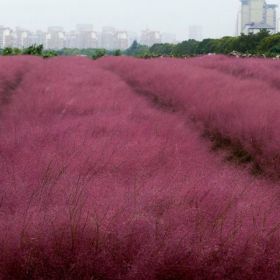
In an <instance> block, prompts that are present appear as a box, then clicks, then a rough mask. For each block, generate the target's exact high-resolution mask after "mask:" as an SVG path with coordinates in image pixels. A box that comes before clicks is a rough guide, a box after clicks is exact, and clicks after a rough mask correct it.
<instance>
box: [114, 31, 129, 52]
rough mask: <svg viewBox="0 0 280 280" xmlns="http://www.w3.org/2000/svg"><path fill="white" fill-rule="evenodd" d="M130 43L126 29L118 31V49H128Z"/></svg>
mask: <svg viewBox="0 0 280 280" xmlns="http://www.w3.org/2000/svg"><path fill="white" fill-rule="evenodd" d="M128 47H129V45H128V34H127V32H126V31H117V32H116V49H120V50H126V49H127V48H128Z"/></svg>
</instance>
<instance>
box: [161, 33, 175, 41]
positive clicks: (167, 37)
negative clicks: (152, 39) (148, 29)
mask: <svg viewBox="0 0 280 280" xmlns="http://www.w3.org/2000/svg"><path fill="white" fill-rule="evenodd" d="M161 42H162V43H168V44H175V43H176V34H173V33H162V34H161Z"/></svg>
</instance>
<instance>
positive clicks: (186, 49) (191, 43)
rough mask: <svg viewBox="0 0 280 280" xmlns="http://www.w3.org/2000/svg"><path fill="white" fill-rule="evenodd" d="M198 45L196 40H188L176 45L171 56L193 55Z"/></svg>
mask: <svg viewBox="0 0 280 280" xmlns="http://www.w3.org/2000/svg"><path fill="white" fill-rule="evenodd" d="M198 45H199V42H198V41H196V40H192V39H191V40H188V41H183V42H182V43H179V44H177V45H176V46H175V47H174V49H173V51H172V54H173V55H174V56H178V57H180V56H187V55H194V54H196V53H197V47H198Z"/></svg>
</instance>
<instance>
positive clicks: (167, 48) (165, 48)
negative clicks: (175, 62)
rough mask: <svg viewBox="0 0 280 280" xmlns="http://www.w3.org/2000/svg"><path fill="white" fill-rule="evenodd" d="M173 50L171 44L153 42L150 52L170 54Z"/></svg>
mask: <svg viewBox="0 0 280 280" xmlns="http://www.w3.org/2000/svg"><path fill="white" fill-rule="evenodd" d="M173 50H174V45H173V44H167V43H165V44H154V45H153V46H152V47H151V48H150V52H151V53H152V54H154V55H171V54H172V52H173Z"/></svg>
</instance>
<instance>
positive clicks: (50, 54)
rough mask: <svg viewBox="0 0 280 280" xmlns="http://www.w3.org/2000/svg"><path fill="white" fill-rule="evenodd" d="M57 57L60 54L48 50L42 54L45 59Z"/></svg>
mask: <svg viewBox="0 0 280 280" xmlns="http://www.w3.org/2000/svg"><path fill="white" fill-rule="evenodd" d="M57 55H58V53H57V52H56V51H53V50H46V51H43V53H42V56H43V58H50V57H54V56H57Z"/></svg>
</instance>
